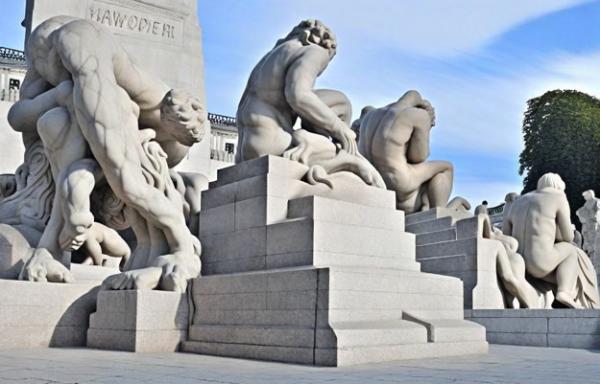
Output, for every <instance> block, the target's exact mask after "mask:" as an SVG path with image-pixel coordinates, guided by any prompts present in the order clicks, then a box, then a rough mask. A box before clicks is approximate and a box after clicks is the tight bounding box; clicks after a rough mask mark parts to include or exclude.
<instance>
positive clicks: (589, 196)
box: [581, 189, 596, 201]
mask: <svg viewBox="0 0 600 384" xmlns="http://www.w3.org/2000/svg"><path fill="white" fill-rule="evenodd" d="M581 195H582V196H583V198H584V199H585V201H590V200H594V198H595V197H596V194H595V193H594V190H593V189H588V190H587V191H583V193H582V194H581Z"/></svg>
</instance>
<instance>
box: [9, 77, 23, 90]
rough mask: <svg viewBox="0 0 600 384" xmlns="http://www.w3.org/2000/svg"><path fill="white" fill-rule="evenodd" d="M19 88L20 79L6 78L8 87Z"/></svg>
mask: <svg viewBox="0 0 600 384" xmlns="http://www.w3.org/2000/svg"><path fill="white" fill-rule="evenodd" d="M19 88H21V81H20V80H17V79H10V80H8V89H19Z"/></svg>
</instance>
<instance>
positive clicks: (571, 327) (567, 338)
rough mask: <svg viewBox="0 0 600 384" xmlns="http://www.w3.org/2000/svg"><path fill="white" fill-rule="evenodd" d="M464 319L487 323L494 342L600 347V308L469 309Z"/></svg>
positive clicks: (583, 347)
mask: <svg viewBox="0 0 600 384" xmlns="http://www.w3.org/2000/svg"><path fill="white" fill-rule="evenodd" d="M465 318H467V319H470V320H472V321H475V322H477V323H479V324H481V325H483V326H485V327H486V329H487V340H488V342H490V343H492V344H508V345H523V346H531V347H558V348H578V349H600V310H595V309H501V310H466V311H465Z"/></svg>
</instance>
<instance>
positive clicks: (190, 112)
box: [160, 89, 208, 146]
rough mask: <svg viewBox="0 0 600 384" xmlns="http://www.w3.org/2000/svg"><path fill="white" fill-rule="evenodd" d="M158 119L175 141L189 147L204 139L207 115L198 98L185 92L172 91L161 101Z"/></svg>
mask: <svg viewBox="0 0 600 384" xmlns="http://www.w3.org/2000/svg"><path fill="white" fill-rule="evenodd" d="M160 119H161V121H162V122H163V125H164V126H165V128H167V129H168V131H169V133H170V134H171V135H172V136H173V137H174V138H175V140H177V141H178V142H179V143H181V144H183V145H187V146H191V145H192V144H194V143H198V142H200V141H201V140H202V138H203V137H204V134H205V133H206V121H207V120H208V114H207V113H206V110H205V109H204V108H203V107H202V104H201V103H200V100H198V98H196V97H194V96H192V95H190V94H189V93H187V92H185V91H182V90H178V89H172V90H170V91H169V92H168V93H167V94H166V95H165V97H164V98H163V100H162V104H161V107H160Z"/></svg>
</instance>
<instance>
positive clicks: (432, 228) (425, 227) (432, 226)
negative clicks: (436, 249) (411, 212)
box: [406, 217, 454, 235]
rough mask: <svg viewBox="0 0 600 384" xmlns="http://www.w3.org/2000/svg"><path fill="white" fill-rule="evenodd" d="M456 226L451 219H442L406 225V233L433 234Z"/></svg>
mask: <svg viewBox="0 0 600 384" xmlns="http://www.w3.org/2000/svg"><path fill="white" fill-rule="evenodd" d="M453 224H454V221H453V219H452V218H451V217H442V218H439V219H433V220H426V221H421V222H418V223H414V224H406V232H410V233H414V234H415V235H420V234H422V233H431V232H437V231H442V230H444V229H449V228H451V227H452V225H453Z"/></svg>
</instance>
